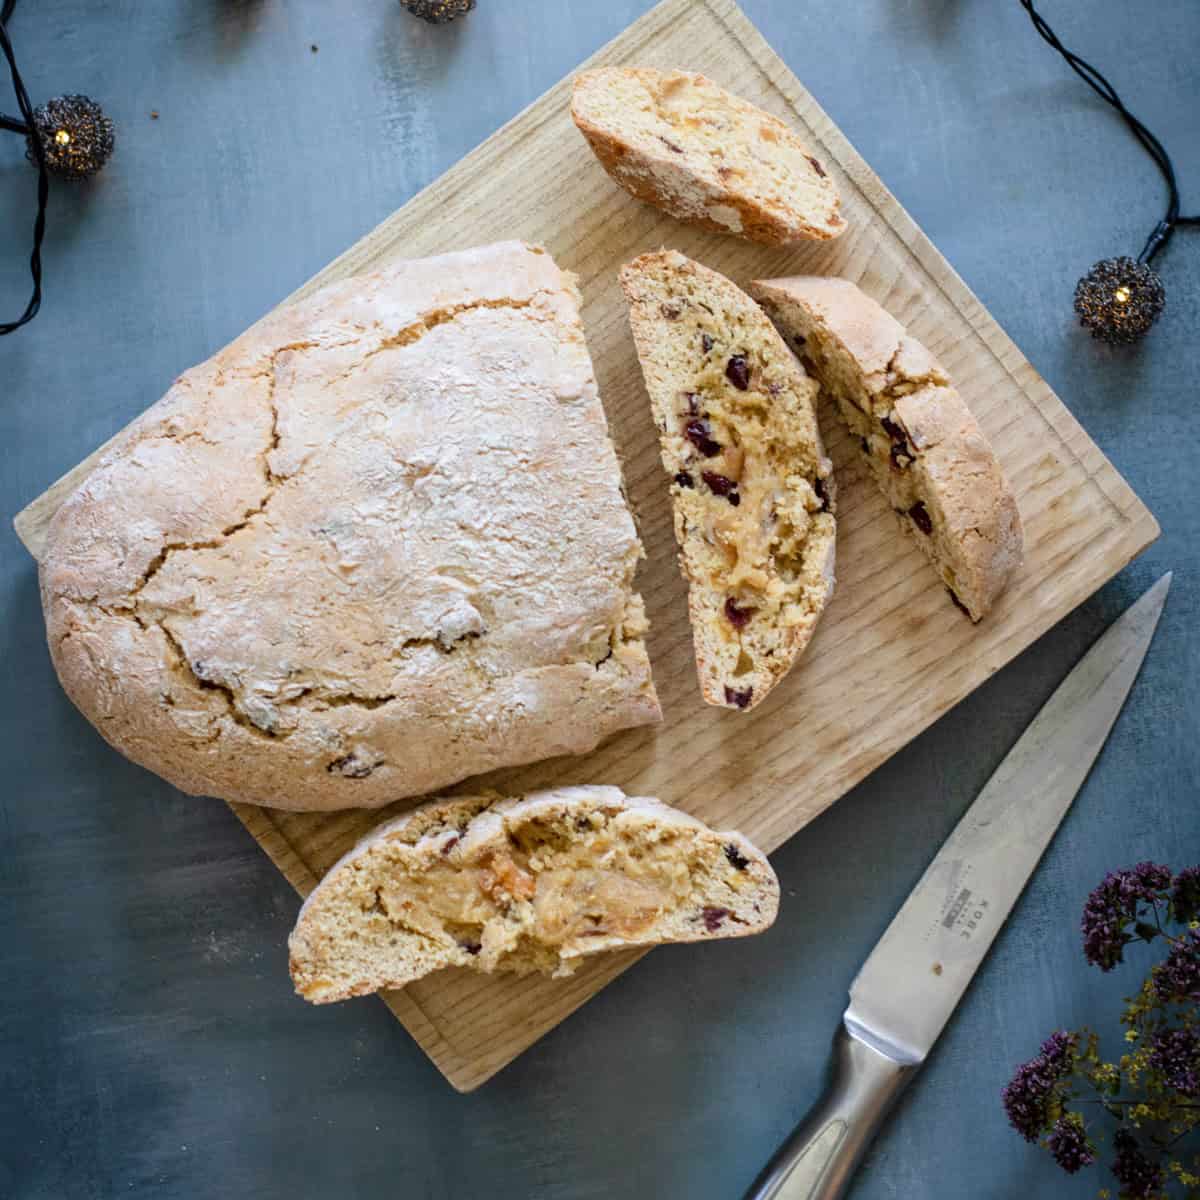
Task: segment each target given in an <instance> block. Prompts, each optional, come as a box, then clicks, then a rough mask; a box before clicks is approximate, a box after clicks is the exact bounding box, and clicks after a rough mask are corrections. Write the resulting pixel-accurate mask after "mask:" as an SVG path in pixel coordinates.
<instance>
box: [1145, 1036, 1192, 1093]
mask: <svg viewBox="0 0 1200 1200" xmlns="http://www.w3.org/2000/svg"><path fill="white" fill-rule="evenodd" d="M1150 1065H1151V1066H1152V1067H1154V1068H1155V1069H1156V1070H1158V1071H1161V1072H1162V1075H1163V1079H1164V1080H1165V1082H1166V1084H1167V1086H1168V1087H1171V1088H1174V1089H1175V1090H1176V1091H1177V1092H1179V1093H1180V1094H1181V1095H1184V1096H1200V1034H1197V1033H1196V1031H1195V1030H1194V1029H1164V1030H1162V1031H1161V1032H1159V1033H1156V1034H1155V1035H1154V1037H1153V1039H1152V1040H1151V1042H1150Z"/></svg>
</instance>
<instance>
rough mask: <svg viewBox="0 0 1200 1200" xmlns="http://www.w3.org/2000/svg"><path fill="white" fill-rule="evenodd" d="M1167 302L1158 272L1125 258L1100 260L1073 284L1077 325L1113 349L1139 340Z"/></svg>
mask: <svg viewBox="0 0 1200 1200" xmlns="http://www.w3.org/2000/svg"><path fill="white" fill-rule="evenodd" d="M1166 303H1167V293H1166V289H1165V288H1164V287H1163V282H1162V280H1161V279H1160V278H1159V277H1158V272H1157V271H1154V270H1152V269H1151V268H1150V267H1148V266H1147V265H1146V264H1145V263H1139V262H1137V261H1135V260H1134V259H1132V258H1128V257H1122V258H1105V259H1102V260H1101V261H1100V262H1098V263H1097V264H1096V265H1095V266H1094V267H1093V268H1092V269H1091V270H1090V271H1089V272H1088V273H1087V274H1086V275H1085V276H1084V277H1083V278H1082V279H1081V280H1080V281H1079V282H1078V283H1077V284H1076V285H1075V311H1076V312H1077V313H1078V314H1079V323H1080V324H1081V325H1082V326H1083V327H1084V328H1085V329H1090V330H1091V331H1092V337H1094V338H1099V339H1100V340H1101V341H1102V342H1108V343H1109V345H1112V346H1121V345H1129V344H1130V343H1132V342H1137V341H1140V340H1141V339H1142V338H1143V337H1145V336H1146V334H1147V333H1148V332H1149V330H1150V326H1151V325H1153V324H1154V322H1155V321H1157V320H1158V318H1159V314H1160V313H1161V312H1162V310H1163V308H1164V307H1166Z"/></svg>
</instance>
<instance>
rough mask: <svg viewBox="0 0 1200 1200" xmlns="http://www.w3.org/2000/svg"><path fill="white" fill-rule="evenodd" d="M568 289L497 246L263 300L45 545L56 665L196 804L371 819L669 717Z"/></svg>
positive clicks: (543, 262) (83, 700)
mask: <svg viewBox="0 0 1200 1200" xmlns="http://www.w3.org/2000/svg"><path fill="white" fill-rule="evenodd" d="M641 553H642V550H641V545H640V544H639V542H638V538H637V533H636V531H635V529H634V525H633V520H632V518H631V516H630V513H629V511H628V509H627V507H626V505H625V501H624V499H623V498H622V495H621V477H620V468H619V467H618V464H617V459H616V455H615V453H614V451H613V447H612V443H611V442H610V441H609V437H608V430H607V427H606V424H605V419H604V411H603V409H602V408H601V404H600V398H599V396H598V394H597V390H596V383H595V378H594V376H593V373H592V364H591V360H590V359H589V357H588V351H587V345H586V343H585V341H584V335H583V327H582V325H581V322H580V317H579V296H578V293H577V291H576V289H575V284H574V280H573V277H571V276H570V275H567V274H565V273H564V272H562V271H560V270H559V269H558V267H557V266H556V265H555V263H554V260H553V259H552V258H551V257H550V256H549V255H548V254H547V253H546V252H545V251H544V250H541V249H539V248H537V247H532V246H527V245H523V244H522V243H520V242H505V243H500V244H497V245H492V246H484V247H481V248H478V249H474V250H466V251H462V252H460V253H456V254H447V255H444V256H441V257H438V258H430V259H424V260H418V261H410V262H397V263H394V264H391V265H389V266H387V267H386V268H385V269H384V270H382V271H379V272H378V273H376V274H370V275H363V276H359V277H356V278H353V279H349V280H346V281H344V282H342V283H336V284H333V285H332V286H330V287H327V288H325V289H323V290H322V291H319V292H317V293H316V294H315V295H313V296H311V297H310V298H309V299H307V300H304V301H302V302H300V303H298V304H295V305H292V306H289V307H286V308H283V309H280V310H279V311H277V312H276V313H273V314H272V315H270V316H268V317H267V318H265V319H264V320H263V321H261V322H259V324H258V325H256V326H254V328H252V329H251V330H250V331H249V332H247V333H246V334H245V335H243V336H242V337H240V338H238V340H237V341H235V342H234V343H233V344H232V345H231V346H229V347H228V348H227V349H225V350H223V351H222V352H221V353H219V354H218V355H217V356H216V357H215V358H212V359H210V360H209V361H208V362H206V363H203V364H202V365H201V366H199V367H196V368H195V369H194V370H191V371H188V372H186V373H185V374H184V375H183V376H182V377H181V378H180V379H179V380H177V381H176V383H175V385H174V387H172V388H171V390H170V392H168V394H167V395H166V397H165V398H164V399H162V400H161V401H160V402H159V403H158V404H156V405H155V406H154V407H153V408H151V409H150V410H149V412H147V413H146V414H145V416H143V417H142V418H141V419H140V420H139V421H137V422H135V423H134V425H133V426H131V428H130V429H129V431H128V432H127V433H126V435H125V436H124V437H123V438H122V439H121V440H120V441H119V443H118V444H117V446H116V447H115V448H114V449H113V450H112V451H111V452H110V453H108V454H107V455H106V456H105V457H104V459H103V460H102V461H101V462H100V464H99V466H98V467H97V468H96V469H95V470H94V471H93V473H92V474H91V475H90V476H89V477H88V478H87V480H86V481H85V482H84V483H83V484H82V485H81V487H80V488H79V489H78V490H77V491H76V492H74V493H73V494H72V495H71V496H70V497H69V498H68V500H67V501H66V503H65V504H64V505H63V507H62V508H61V509H60V511H59V512H58V514H57V515H56V517H55V518H54V521H53V523H52V525H51V528H50V532H49V539H48V543H47V548H46V553H45V555H44V557H43V560H42V565H41V583H42V600H43V605H44V609H45V615H46V629H47V635H48V638H49V643H50V651H51V655H52V657H53V660H54V664H55V667H56V668H57V670H58V674H59V678H60V679H61V680H62V683H63V686H64V687H65V688H66V690H67V693H68V694H69V695H70V697H71V698H72V700H74V701H75V703H76V704H77V705H78V706H79V708H80V709H81V710H82V711H83V713H84V715H85V716H87V717H88V718H89V719H90V720H91V721H92V722H93V723H94V724H95V725H96V727H97V728H98V729H99V730H100V732H101V733H102V734H103V735H104V737H105V738H107V739H108V741H109V742H110V743H111V744H112V745H114V746H115V747H116V748H117V749H119V750H121V751H122V752H124V753H125V754H127V755H128V756H129V757H130V758H132V759H133V760H134V761H135V762H138V763H141V764H142V765H143V766H146V767H149V768H150V769H151V770H153V771H157V772H158V773H159V774H160V775H162V776H163V777H164V778H166V779H167V780H169V781H170V782H171V783H173V784H175V786H177V787H179V788H182V789H183V790H184V791H187V792H193V793H202V794H207V795H214V796H221V797H224V798H225V799H229V800H240V801H247V802H250V803H254V804H263V805H269V806H273V807H277V808H288V809H312V810H329V809H340V808H352V807H364V808H371V807H377V806H379V805H382V804H386V803H390V802H391V801H393V800H397V799H400V798H402V797H405V796H416V795H422V794H427V793H428V792H430V791H432V790H434V789H436V788H438V787H442V786H444V785H446V784H449V783H453V782H455V781H457V780H460V779H463V778H466V777H467V776H469V775H476V774H479V773H481V772H484V771H489V770H492V769H493V768H496V767H500V766H505V765H510V764H516V763H523V762H529V761H533V760H535V759H540V758H547V757H550V756H552V755H558V754H566V753H583V752H585V751H587V750H590V749H591V748H592V747H593V746H595V745H596V743H597V742H598V741H600V740H601V739H602V738H604V737H607V736H608V735H609V734H611V733H613V732H614V731H616V730H618V729H623V728H626V727H628V726H632V725H641V724H645V723H647V722H650V721H655V720H657V719H658V718H659V709H658V701H657V699H656V697H655V693H654V687H653V683H652V681H651V677H650V663H649V660H648V658H647V656H646V650H645V645H644V643H643V634H644V632H645V629H646V621H645V617H644V615H643V609H642V602H641V599H640V597H639V596H638V595H637V594H636V593H635V592H634V591H633V576H634V571H635V568H636V566H637V562H638V559H639V558H640V557H641Z"/></svg>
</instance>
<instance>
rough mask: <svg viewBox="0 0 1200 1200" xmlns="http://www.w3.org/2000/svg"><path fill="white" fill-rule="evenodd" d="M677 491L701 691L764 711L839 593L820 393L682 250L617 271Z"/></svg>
mask: <svg viewBox="0 0 1200 1200" xmlns="http://www.w3.org/2000/svg"><path fill="white" fill-rule="evenodd" d="M621 283H622V287H623V288H624V290H625V295H626V298H627V300H628V302H629V313H630V324H631V327H632V329H633V336H634V341H635V343H636V346H637V352H638V358H639V359H640V361H641V365H642V372H643V375H644V377H645V380H646V389H647V391H648V393H649V396H650V404H651V408H652V410H653V414H654V420H655V424H656V425H657V427H658V430H659V435H660V442H661V450H662V459H663V466H664V467H665V468H666V471H667V475H668V477H669V479H670V480H671V484H670V488H671V499H672V502H673V504H674V510H675V533H676V537H677V540H678V542H679V546H680V560H681V565H682V568H683V572H684V576H685V577H686V579H687V581H688V584H689V593H688V606H689V613H690V616H691V620H692V629H693V635H694V642H695V648H696V666H697V671H698V674H699V677H700V685H701V691H702V693H703V695H704V699H705V700H706V701H707V702H708V703H709V704H715V705H722V706H724V707H728V708H734V709H750V708H753V707H755V706H756V705H758V704H760V703H761V702H762V701H763V700H764V699H765V698H766V696H767V695H768V694H769V693H770V691H771V689H772V688H773V687H774V686H775V685H776V684H777V683H778V682H779V680H780V679H781V678H783V676H784V675H785V674H786V673H787V671H788V670H789V669H790V668H791V666H792V664H793V663H794V662H795V660H796V658H797V657H798V656H799V654H800V653H801V651H802V650H803V649H804V647H805V646H806V645H807V644H808V642H809V639H810V638H811V637H812V635H813V632H814V630H815V629H816V625H817V622H818V620H819V618H820V616H821V613H822V612H823V611H824V608H825V605H826V603H827V602H828V600H829V597H830V595H831V594H832V590H833V584H834V551H835V541H836V522H835V518H834V510H835V507H836V490H835V486H834V481H833V468H832V464H831V463H830V461H829V459H828V458H827V457H826V456H825V452H824V448H823V446H822V444H821V436H820V431H819V429H818V427H817V419H816V413H815V410H814V407H813V405H814V400H815V397H816V394H817V386H816V384H815V383H813V382H812V381H811V380H810V379H808V378H807V376H806V375H805V373H804V370H803V368H802V367H801V366H800V364H799V363H798V362H797V361H796V358H795V357H794V356H793V355H792V353H791V352H790V351H789V350H788V348H787V347H786V345H784V343H783V341H782V339H781V338H780V336H779V334H778V333H777V332H776V331H775V329H774V328H773V326H772V325H771V323H770V321H769V320H767V318H766V316H765V315H764V314H763V313H762V311H761V310H760V309H759V307H758V306H757V305H756V304H755V303H754V302H753V301H752V300H751V299H750V297H749V296H747V295H746V294H745V293H744V292H742V291H741V290H740V289H739V288H738V287H736V286H735V285H734V284H733V283H732V282H730V281H729V280H728V279H726V278H725V277H724V276H722V275H719V274H718V273H717V272H715V271H712V270H710V269H709V268H707V267H704V266H702V265H701V264H699V263H696V262H693V261H692V260H690V259H688V258H686V257H684V255H682V254H679V253H677V252H675V251H663V252H660V253H656V254H645V255H642V256H641V257H640V258H638V259H635V260H634V261H633V262H631V263H629V264H628V265H627V266H626V267H625V268H624V269H623V270H622V272H621Z"/></svg>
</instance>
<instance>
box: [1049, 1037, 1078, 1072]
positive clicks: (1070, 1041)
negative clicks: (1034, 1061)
mask: <svg viewBox="0 0 1200 1200" xmlns="http://www.w3.org/2000/svg"><path fill="white" fill-rule="evenodd" d="M1041 1056H1042V1058H1044V1059H1045V1060H1046V1063H1047V1065H1048V1066H1049V1067H1050V1069H1051V1070H1053V1071H1057V1072H1058V1073H1059V1074H1060V1075H1065V1074H1066V1073H1067V1072H1068V1071H1070V1070H1071V1069H1072V1068H1073V1067H1074V1066H1075V1035H1074V1034H1073V1033H1067V1032H1066V1030H1064V1029H1056V1030H1055V1031H1054V1032H1053V1033H1052V1034H1051V1035H1050V1036H1049V1037H1048V1038H1047V1039H1046V1040H1045V1041H1044V1042H1043V1043H1042V1048H1041Z"/></svg>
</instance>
